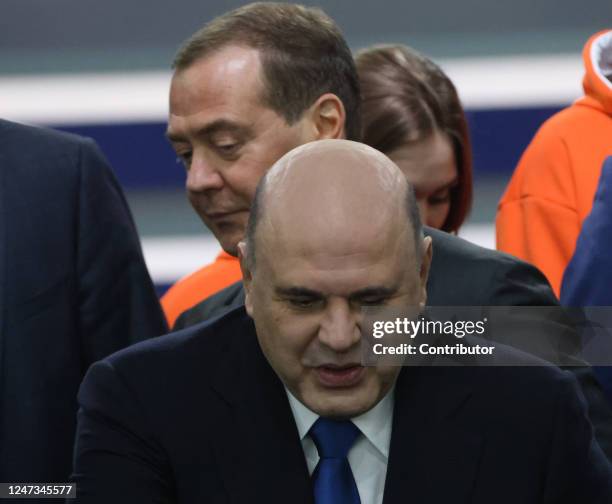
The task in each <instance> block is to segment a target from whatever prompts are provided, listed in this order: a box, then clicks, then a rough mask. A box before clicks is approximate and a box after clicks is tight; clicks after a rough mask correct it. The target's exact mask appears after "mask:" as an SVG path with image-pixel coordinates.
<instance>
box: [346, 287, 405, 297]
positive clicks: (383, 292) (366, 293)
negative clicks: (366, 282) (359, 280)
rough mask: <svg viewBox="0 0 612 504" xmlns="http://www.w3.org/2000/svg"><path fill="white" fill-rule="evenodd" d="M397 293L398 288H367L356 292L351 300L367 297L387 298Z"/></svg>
mask: <svg viewBox="0 0 612 504" xmlns="http://www.w3.org/2000/svg"><path fill="white" fill-rule="evenodd" d="M395 293H397V287H396V286H393V287H367V288H365V289H361V290H358V291H355V292H352V293H351V295H350V296H349V297H350V298H351V299H361V298H367V297H375V298H386V297H389V296H393V295H394V294H395Z"/></svg>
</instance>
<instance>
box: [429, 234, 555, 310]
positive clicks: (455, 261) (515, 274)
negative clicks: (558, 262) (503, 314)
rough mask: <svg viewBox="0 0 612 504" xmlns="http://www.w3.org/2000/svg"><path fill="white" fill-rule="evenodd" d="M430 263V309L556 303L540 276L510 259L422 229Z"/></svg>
mask: <svg viewBox="0 0 612 504" xmlns="http://www.w3.org/2000/svg"><path fill="white" fill-rule="evenodd" d="M425 234H426V235H428V236H431V238H432V246H433V259H432V264H431V269H430V273H429V280H428V283H427V294H428V299H427V301H428V304H430V305H434V306H469V305H471V306H517V305H524V306H527V305H530V306H551V305H552V306H554V305H557V304H558V301H557V299H556V297H555V295H554V293H553V291H552V289H551V288H550V284H549V283H548V281H547V280H546V278H545V277H544V275H543V274H542V273H541V272H540V271H539V270H538V269H537V268H536V267H535V266H533V265H531V264H529V263H526V262H524V261H522V260H520V259H518V258H516V257H514V256H511V255H509V254H506V253H503V252H500V251H498V250H492V249H488V248H485V247H481V246H479V245H476V244H474V243H471V242H469V241H467V240H464V239H462V238H459V237H457V236H455V235H451V234H449V233H445V232H443V231H439V230H437V229H432V228H425Z"/></svg>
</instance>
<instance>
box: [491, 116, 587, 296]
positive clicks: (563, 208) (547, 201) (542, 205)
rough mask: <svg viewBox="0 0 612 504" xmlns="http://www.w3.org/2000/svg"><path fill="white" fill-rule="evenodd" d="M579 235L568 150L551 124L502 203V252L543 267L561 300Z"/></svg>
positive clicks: (521, 165)
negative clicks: (566, 269) (549, 129)
mask: <svg viewBox="0 0 612 504" xmlns="http://www.w3.org/2000/svg"><path fill="white" fill-rule="evenodd" d="M579 233H580V219H579V216H578V212H577V210H576V187H575V183H574V173H573V171H572V167H571V163H570V158H569V155H568V152H567V146H566V145H565V143H564V141H563V139H562V138H560V137H559V136H557V135H555V134H554V132H549V131H547V128H546V124H545V125H544V126H543V127H542V129H541V130H540V131H539V132H538V133H537V134H536V136H535V137H534V139H533V141H532V143H531V144H530V145H529V147H528V148H527V150H526V151H525V153H524V154H523V157H522V158H521V160H520V162H519V164H518V166H517V168H516V171H515V172H514V174H513V176H512V179H511V180H510V183H509V185H508V188H507V189H506V192H505V194H504V195H503V196H502V199H501V201H500V203H499V206H498V210H497V218H496V235H497V248H498V249H499V250H502V251H504V252H507V253H509V254H512V255H514V256H516V257H519V258H521V259H523V260H525V261H527V262H530V263H532V264H534V265H535V266H536V267H538V268H539V269H540V270H541V271H542V273H544V275H545V276H546V277H547V278H548V281H549V282H550V284H551V285H552V288H553V290H554V292H555V294H556V295H557V297H558V296H559V291H560V287H561V280H562V277H563V272H564V271H565V268H566V266H567V264H568V263H569V261H570V259H571V257H572V254H573V253H574V248H575V245H576V239H577V238H578V234H579Z"/></svg>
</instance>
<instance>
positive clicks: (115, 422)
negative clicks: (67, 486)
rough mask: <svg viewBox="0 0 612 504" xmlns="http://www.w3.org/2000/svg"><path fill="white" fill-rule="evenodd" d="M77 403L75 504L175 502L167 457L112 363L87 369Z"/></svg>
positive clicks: (140, 408)
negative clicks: (80, 503) (79, 406)
mask: <svg viewBox="0 0 612 504" xmlns="http://www.w3.org/2000/svg"><path fill="white" fill-rule="evenodd" d="M79 403H80V405H81V408H80V410H79V414H78V423H79V429H78V432H79V435H78V437H77V442H76V445H75V452H74V473H73V477H72V479H73V481H74V482H75V483H76V484H77V502H85V503H101V504H102V503H103V504H108V503H109V502H130V503H145V502H146V503H159V504H161V503H169V502H174V501H175V499H174V495H175V492H174V488H173V483H172V482H171V481H169V479H168V478H169V476H168V475H169V474H171V472H170V470H169V469H168V467H167V459H166V457H165V453H164V451H163V449H162V447H161V446H160V444H159V443H158V441H157V440H156V439H155V436H154V435H153V433H152V428H151V426H150V424H149V419H148V418H147V415H146V413H145V411H144V407H143V406H142V404H141V402H140V401H139V398H138V397H136V395H135V394H134V393H133V391H132V390H131V389H130V387H129V386H128V385H127V383H126V382H125V381H124V380H123V379H122V377H121V376H120V374H119V373H118V372H117V371H116V370H115V368H114V367H113V366H112V364H110V363H109V362H107V361H101V362H98V363H96V364H94V365H93V366H92V367H91V369H90V370H89V371H88V373H87V375H86V377H85V380H84V381H83V384H82V386H81V389H80V391H79Z"/></svg>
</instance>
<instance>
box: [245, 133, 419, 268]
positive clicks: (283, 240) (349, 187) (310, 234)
mask: <svg viewBox="0 0 612 504" xmlns="http://www.w3.org/2000/svg"><path fill="white" fill-rule="evenodd" d="M246 242H247V244H248V246H247V251H246V253H247V262H248V263H249V266H250V268H251V269H252V268H253V267H254V265H255V249H256V248H257V249H258V251H259V250H261V253H265V251H266V250H265V249H267V248H270V249H271V250H270V252H272V253H273V254H279V253H282V250H281V249H283V248H284V247H287V246H292V247H302V248H303V249H315V248H317V247H318V248H320V249H321V250H322V251H323V250H330V249H333V252H334V253H338V254H339V256H342V254H343V253H344V252H346V253H352V252H355V253H358V252H359V250H360V248H362V247H369V246H371V244H372V243H381V244H382V243H387V244H389V243H391V242H393V243H395V244H396V245H397V246H398V247H399V248H403V247H407V248H406V249H404V251H403V253H407V254H409V255H412V256H414V262H415V264H416V266H417V268H418V266H419V265H420V259H421V251H422V226H421V222H420V219H419V214H418V208H417V205H416V201H415V198H414V194H413V191H412V189H411V188H410V186H409V185H408V184H407V182H406V179H405V177H403V175H402V173H401V171H400V170H399V169H398V168H397V166H396V165H395V164H394V163H393V162H392V161H391V160H390V159H389V158H387V157H386V156H385V155H384V154H382V153H380V152H379V151H377V150H375V149H372V148H371V147H368V146H366V145H364V144H360V143H357V142H351V141H348V140H322V141H317V142H311V143H308V144H305V145H302V146H300V147H298V148H296V149H293V150H292V151H290V152H288V153H287V154H285V155H284V156H283V157H282V158H281V159H279V160H278V161H277V162H276V163H275V164H274V166H273V167H272V168H271V169H270V170H269V171H268V173H267V174H266V175H265V176H264V177H263V178H262V180H261V181H260V183H259V186H258V188H257V192H256V195H255V199H254V202H253V205H252V208H251V215H250V220H249V224H248V227H247V233H246ZM313 252H315V253H316V250H313ZM398 252H402V251H398Z"/></svg>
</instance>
